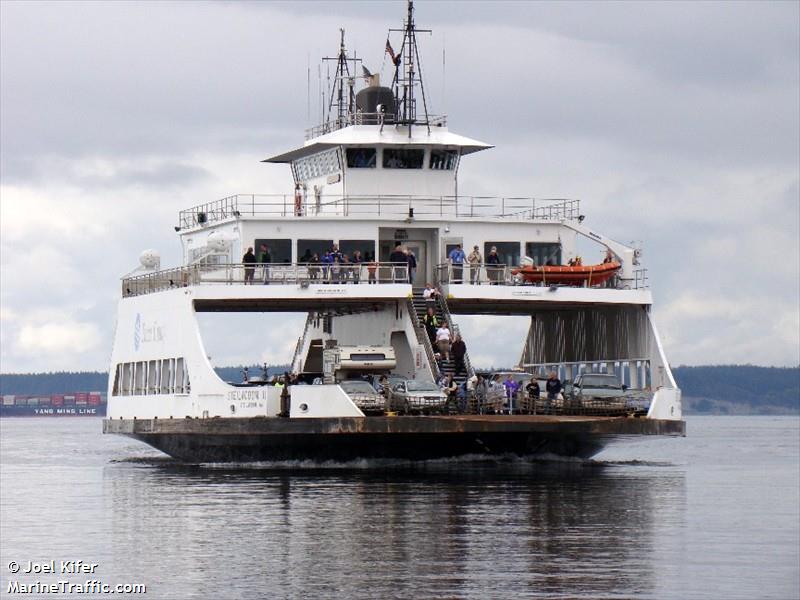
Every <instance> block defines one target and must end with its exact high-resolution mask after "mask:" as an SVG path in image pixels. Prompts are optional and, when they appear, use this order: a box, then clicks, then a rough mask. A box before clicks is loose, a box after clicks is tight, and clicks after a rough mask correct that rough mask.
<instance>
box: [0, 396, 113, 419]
mask: <svg viewBox="0 0 800 600" xmlns="http://www.w3.org/2000/svg"><path fill="white" fill-rule="evenodd" d="M107 406H108V403H107V402H106V394H105V392H72V393H69V394H50V395H43V394H39V395H19V394H16V395H15V394H5V395H3V401H2V404H0V417H104V416H106V408H107Z"/></svg>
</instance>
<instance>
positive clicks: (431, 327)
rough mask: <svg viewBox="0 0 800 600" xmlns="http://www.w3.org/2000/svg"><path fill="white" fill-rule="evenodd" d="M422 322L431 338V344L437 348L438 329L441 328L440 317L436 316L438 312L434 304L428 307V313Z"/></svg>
mask: <svg viewBox="0 0 800 600" xmlns="http://www.w3.org/2000/svg"><path fill="white" fill-rule="evenodd" d="M422 324H423V325H424V326H425V332H426V333H427V334H428V338H429V339H430V340H431V346H433V347H434V348H436V330H437V329H439V319H437V318H436V313H435V312H434V310H433V307H432V306H429V307H428V312H427V314H426V315H425V316H424V317H422Z"/></svg>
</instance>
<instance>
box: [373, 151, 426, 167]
mask: <svg viewBox="0 0 800 600" xmlns="http://www.w3.org/2000/svg"><path fill="white" fill-rule="evenodd" d="M424 159H425V150H423V149H422V148H384V149H383V168H384V169H421V168H422V162H423V161H424Z"/></svg>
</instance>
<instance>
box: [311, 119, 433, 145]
mask: <svg viewBox="0 0 800 600" xmlns="http://www.w3.org/2000/svg"><path fill="white" fill-rule="evenodd" d="M382 124H386V125H392V126H394V115H387V114H386V113H378V112H356V113H352V114H349V115H346V116H344V117H342V118H336V119H331V120H330V121H327V122H325V123H320V124H319V125H315V126H314V127H310V128H308V129H306V132H305V133H306V140H313V139H314V138H317V137H319V136H321V135H325V134H326V133H331V132H333V131H338V130H339V129H344V128H345V127H349V126H350V125H382ZM416 125H417V126H418V127H419V126H423V127H424V126H430V127H445V126H446V125H447V115H430V116H429V117H428V122H427V123H426V122H424V121H418V122H417V123H416Z"/></svg>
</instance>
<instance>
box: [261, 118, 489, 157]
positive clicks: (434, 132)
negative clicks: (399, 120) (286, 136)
mask: <svg viewBox="0 0 800 600" xmlns="http://www.w3.org/2000/svg"><path fill="white" fill-rule="evenodd" d="M338 146H345V147H348V146H417V147H420V146H442V147H447V148H452V149H459V150H461V154H471V153H473V152H479V151H481V150H486V149H488V148H493V147H494V146H492V145H491V144H487V143H485V142H481V141H478V140H474V139H471V138H468V137H464V136H462V135H458V134H455V133H451V132H450V131H448V130H447V128H446V127H431V128H430V131H428V129H427V128H425V127H412V128H411V134H410V135H409V131H408V127H407V126H395V125H384V126H383V127H381V126H380V125H351V126H349V127H345V128H343V129H338V130H336V131H332V132H331V133H327V134H325V135H321V136H319V137H317V138H314V139H312V140H308V141H307V142H306V143H305V144H304V145H303V146H301V147H300V148H296V149H294V150H291V151H289V152H285V153H283V154H278V155H276V156H272V157H270V158H267V159H265V160H263V161H262V162H269V163H288V162H291V161H293V160H297V159H298V158H303V157H304V156H309V155H311V154H316V153H317V152H320V151H321V150H327V149H328V148H335V147H338Z"/></svg>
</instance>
